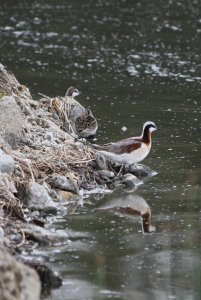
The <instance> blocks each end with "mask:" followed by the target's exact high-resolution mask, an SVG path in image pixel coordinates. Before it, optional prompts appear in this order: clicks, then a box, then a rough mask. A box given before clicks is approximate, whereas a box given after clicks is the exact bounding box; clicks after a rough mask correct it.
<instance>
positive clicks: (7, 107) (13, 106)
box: [0, 96, 25, 147]
mask: <svg viewBox="0 0 201 300" xmlns="http://www.w3.org/2000/svg"><path fill="white" fill-rule="evenodd" d="M0 120H1V121H0V137H2V138H4V140H5V141H6V142H7V143H9V144H10V145H11V146H12V147H15V146H16V145H18V144H19V143H20V142H21V141H22V138H23V124H24V123H25V120H24V118H23V116H22V112H21V109H20V107H19V106H18V105H17V103H16V101H15V99H14V98H13V97H11V96H4V97H3V98H1V99H0Z"/></svg>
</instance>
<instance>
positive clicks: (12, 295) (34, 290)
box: [0, 244, 41, 300]
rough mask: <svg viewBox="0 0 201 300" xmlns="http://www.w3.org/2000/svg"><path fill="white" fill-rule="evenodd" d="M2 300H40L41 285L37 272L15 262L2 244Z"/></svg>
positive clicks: (0, 264)
mask: <svg viewBox="0 0 201 300" xmlns="http://www.w3.org/2000/svg"><path fill="white" fill-rule="evenodd" d="M0 283H1V284H0V298H1V300H14V299H19V300H25V299H26V300H39V299H40V291H41V285H40V281H39V277H38V274H37V273H36V271H35V270H34V269H32V268H30V267H28V266H25V265H23V264H22V263H19V262H17V261H16V260H15V258H14V257H12V256H11V255H10V254H9V253H8V251H7V250H6V249H5V248H4V247H3V246H2V245H1V244H0Z"/></svg>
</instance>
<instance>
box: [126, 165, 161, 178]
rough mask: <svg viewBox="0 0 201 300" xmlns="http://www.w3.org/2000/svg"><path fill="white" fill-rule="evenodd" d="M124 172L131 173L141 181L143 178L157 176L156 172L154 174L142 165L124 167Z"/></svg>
mask: <svg viewBox="0 0 201 300" xmlns="http://www.w3.org/2000/svg"><path fill="white" fill-rule="evenodd" d="M125 172H126V173H131V174H133V175H135V176H137V177H138V178H140V179H142V178H143V177H152V176H155V175H156V174H157V172H155V171H154V170H152V169H150V168H149V167H147V166H145V165H143V164H132V165H126V166H125Z"/></svg>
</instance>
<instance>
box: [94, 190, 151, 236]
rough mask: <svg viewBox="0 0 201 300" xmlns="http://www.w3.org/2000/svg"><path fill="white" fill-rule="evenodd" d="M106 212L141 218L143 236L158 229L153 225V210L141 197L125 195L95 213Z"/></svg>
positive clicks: (114, 199) (109, 202) (99, 208)
mask: <svg viewBox="0 0 201 300" xmlns="http://www.w3.org/2000/svg"><path fill="white" fill-rule="evenodd" d="M104 211H108V212H113V213H117V214H120V215H126V216H132V217H140V218H141V224H142V232H143V234H145V233H153V232H154V231H155V230H156V227H155V226H153V225H151V209H150V207H149V205H148V203H147V202H146V201H145V200H144V198H143V197H141V196H139V195H136V194H123V195H122V196H119V197H115V198H113V199H112V200H111V201H108V202H107V203H105V204H104V205H102V206H100V207H98V208H97V209H96V210H95V212H104Z"/></svg>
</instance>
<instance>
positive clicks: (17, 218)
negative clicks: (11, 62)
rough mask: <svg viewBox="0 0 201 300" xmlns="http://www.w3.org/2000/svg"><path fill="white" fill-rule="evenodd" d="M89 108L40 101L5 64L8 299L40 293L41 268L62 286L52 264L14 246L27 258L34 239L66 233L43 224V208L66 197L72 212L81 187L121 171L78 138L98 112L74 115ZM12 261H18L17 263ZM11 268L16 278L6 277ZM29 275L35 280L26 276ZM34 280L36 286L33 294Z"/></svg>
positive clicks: (0, 226)
mask: <svg viewBox="0 0 201 300" xmlns="http://www.w3.org/2000/svg"><path fill="white" fill-rule="evenodd" d="M76 105H78V109H77V107H76ZM83 109H84V108H83V107H81V105H80V104H79V103H78V102H77V101H75V102H74V100H73V99H72V98H68V97H55V98H51V99H49V98H48V97H45V98H42V99H41V100H40V101H34V100H33V99H32V96H31V94H30V92H29V89H28V88H27V87H25V86H23V85H21V84H20V83H19V82H18V81H17V79H16V78H15V76H14V75H13V74H11V73H9V72H7V71H6V69H5V68H4V66H3V65H0V260H1V261H4V263H2V264H0V270H1V272H0V273H1V275H0V283H1V285H0V294H1V299H7V300H8V299H35V300H36V299H39V295H40V283H39V277H38V275H39V276H40V279H41V280H42V284H47V285H49V287H54V283H55V282H57V284H56V286H59V285H60V284H61V281H60V279H59V278H58V277H57V278H56V277H54V275H53V274H52V273H51V271H50V270H48V268H47V269H45V271H44V268H46V267H45V266H42V267H40V266H38V265H37V264H35V263H33V262H28V263H27V262H26V264H28V265H31V267H34V268H35V269H36V272H35V271H34V270H32V269H30V267H29V266H23V264H22V263H21V264H20V263H18V262H17V261H16V260H15V258H14V257H12V256H10V254H9V253H8V251H9V252H11V253H12V254H14V255H15V256H16V255H17V256H18V257H20V259H21V260H23V258H22V256H21V255H20V254H21V253H22V250H23V249H26V248H31V247H32V246H33V243H34V242H36V241H37V242H38V243H39V244H41V243H48V242H51V241H53V240H56V239H60V238H61V239H62V238H64V239H65V238H66V237H65V236H59V237H58V236H56V235H53V234H51V233H50V232H48V231H47V230H45V229H44V228H43V226H44V224H45V219H44V215H48V214H56V213H57V205H58V203H59V202H62V201H68V202H69V206H68V212H69V213H73V212H74V211H75V210H76V208H77V205H76V203H77V199H78V198H79V197H81V196H80V194H81V193H80V191H81V190H83V189H84V190H90V189H93V188H96V187H97V186H105V185H106V184H107V183H108V184H109V183H111V179H112V178H114V176H115V170H113V172H112V170H110V169H109V168H108V165H107V163H106V162H105V160H104V159H103V158H102V157H101V156H99V155H97V154H96V153H95V152H94V151H93V149H92V148H91V147H90V146H88V145H87V144H84V143H83V142H79V141H77V139H75V138H77V137H79V133H80V132H81V131H82V128H83V124H84V122H85V120H84V119H83V118H85V117H86V118H87V121H88V120H91V118H94V117H93V115H92V113H91V112H88V110H86V111H87V114H86V116H79V120H81V121H82V123H81V129H80V127H78V125H79V124H74V123H73V121H74V120H75V116H74V114H75V112H78V113H79V112H80V111H81V112H82V111H83ZM84 111H85V109H84ZM89 115H90V116H89ZM70 116H73V118H72V119H71V118H70ZM83 120H84V121H83ZM95 122H96V121H94V119H93V123H95ZM76 126H77V127H76ZM96 126H97V125H96ZM82 134H83V131H82V133H80V136H81V135H82ZM84 134H86V130H85V129H84ZM41 212H42V214H41ZM41 215H42V216H43V218H41ZM6 249H7V250H8V251H7V250H6ZM10 264H12V265H13V266H15V267H13V270H10V267H9V266H10ZM7 270H10V271H9V272H10V273H8V274H7V273H6V272H7ZM25 273H26V274H28V273H29V275H26V274H25ZM37 273H38V275H37ZM44 273H45V274H46V275H45V276H44ZM6 274H7V275H8V277H9V278H11V279H13V280H14V281H13V280H11V279H10V280H8V281H7V280H6V279H5V278H6V277H5V276H7V275H6ZM47 274H48V275H47ZM27 276H28V278H29V280H25V279H24V278H26V277H27ZM51 276H52V278H53V279H52V280H51V279H50V277H51ZM47 277H48V280H47ZM55 278H56V281H55ZM22 281H23V287H24V288H23V289H22V288H21V286H22ZM28 281H29V282H28ZM47 281H48V283H47ZM32 284H33V286H34V290H35V293H34V294H33V295H31V293H29V294H27V288H28V285H32ZM12 285H13V286H12ZM15 296H16V297H17V298H16V297H15Z"/></svg>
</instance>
